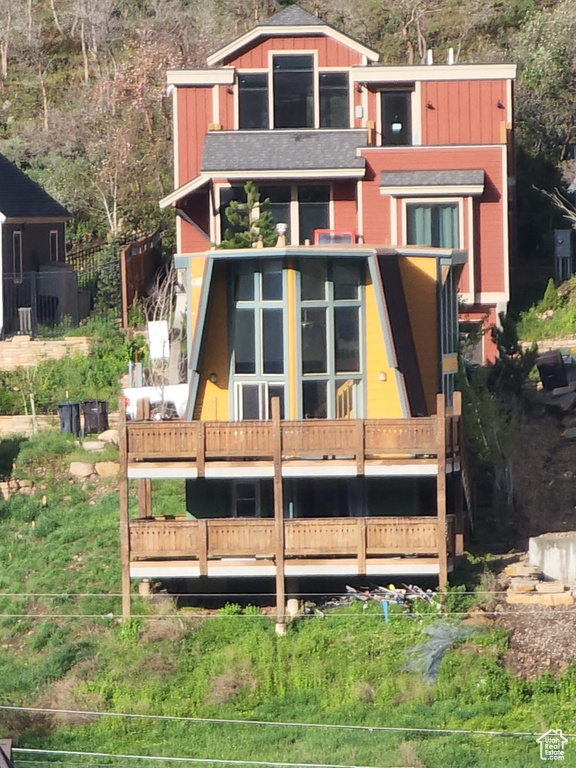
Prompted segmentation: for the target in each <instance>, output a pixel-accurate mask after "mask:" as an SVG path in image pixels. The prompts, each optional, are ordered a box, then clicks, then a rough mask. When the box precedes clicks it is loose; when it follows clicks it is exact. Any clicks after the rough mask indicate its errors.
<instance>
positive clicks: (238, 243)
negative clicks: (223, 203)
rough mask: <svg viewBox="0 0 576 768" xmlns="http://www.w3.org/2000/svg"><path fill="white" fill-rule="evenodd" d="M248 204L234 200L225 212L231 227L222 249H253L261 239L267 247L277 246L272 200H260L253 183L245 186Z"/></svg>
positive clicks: (227, 231)
mask: <svg viewBox="0 0 576 768" xmlns="http://www.w3.org/2000/svg"><path fill="white" fill-rule="evenodd" d="M244 192H245V193H246V202H240V201H238V200H232V201H231V203H230V205H228V206H227V208H226V211H225V216H226V219H227V220H228V223H229V224H230V226H229V227H228V228H227V229H226V230H225V232H224V239H223V240H222V243H221V244H220V247H221V248H252V247H253V246H254V245H255V244H256V243H257V242H258V239H259V238H260V237H262V242H263V244H264V245H265V246H272V245H276V240H277V239H278V233H277V231H276V224H275V222H274V217H273V216H272V213H271V212H270V200H269V199H268V198H266V200H263V201H261V200H260V193H259V192H258V190H257V189H256V185H255V184H254V182H253V181H247V182H246V184H245V185H244Z"/></svg>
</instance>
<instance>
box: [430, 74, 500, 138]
mask: <svg viewBox="0 0 576 768" xmlns="http://www.w3.org/2000/svg"><path fill="white" fill-rule="evenodd" d="M506 98H507V96H506V81H505V80H468V81H459V80H457V81H446V82H444V81H443V82H423V83H422V143H423V144H426V145H429V144H499V143H500V142H501V123H503V122H505V120H506V110H505V109H503V108H502V107H503V106H504V105H505V104H506ZM498 104H500V105H501V106H500V107H499V106H498Z"/></svg>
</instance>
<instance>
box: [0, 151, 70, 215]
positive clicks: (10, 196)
mask: <svg viewBox="0 0 576 768" xmlns="http://www.w3.org/2000/svg"><path fill="white" fill-rule="evenodd" d="M0 212H1V213H3V214H4V216H6V217H7V218H30V219H34V218H50V219H62V221H64V220H65V219H70V218H72V215H71V214H70V213H69V212H68V211H67V210H66V208H64V206H63V205H60V203H58V202H56V200H54V198H53V197H51V196H50V195H49V194H48V192H46V191H45V190H43V189H42V187H40V186H39V185H38V184H36V182H34V181H32V179H30V178H28V176H26V174H25V173H24V172H23V171H21V170H20V169H19V168H18V167H17V166H15V165H14V163H11V162H10V161H9V160H8V159H7V158H6V157H4V155H0Z"/></svg>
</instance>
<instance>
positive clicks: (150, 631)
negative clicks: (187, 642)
mask: <svg viewBox="0 0 576 768" xmlns="http://www.w3.org/2000/svg"><path fill="white" fill-rule="evenodd" d="M185 634H186V629H185V626H184V622H183V621H182V620H181V619H154V620H150V621H147V622H146V623H145V624H144V626H143V627H142V629H141V630H140V640H142V641H144V642H148V643H157V642H159V641H160V640H171V641H172V642H174V643H178V642H179V641H180V640H182V638H183V637H184V635H185Z"/></svg>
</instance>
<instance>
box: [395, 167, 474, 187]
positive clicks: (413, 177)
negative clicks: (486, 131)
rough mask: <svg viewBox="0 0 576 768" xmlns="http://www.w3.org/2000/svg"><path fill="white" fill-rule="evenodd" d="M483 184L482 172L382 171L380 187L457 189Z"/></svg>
mask: <svg viewBox="0 0 576 768" xmlns="http://www.w3.org/2000/svg"><path fill="white" fill-rule="evenodd" d="M482 184H484V171H482V170H480V171H476V170H471V171H382V173H381V174H380V186H381V187H448V186H450V187H458V186H470V185H474V186H477V185H482Z"/></svg>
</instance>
